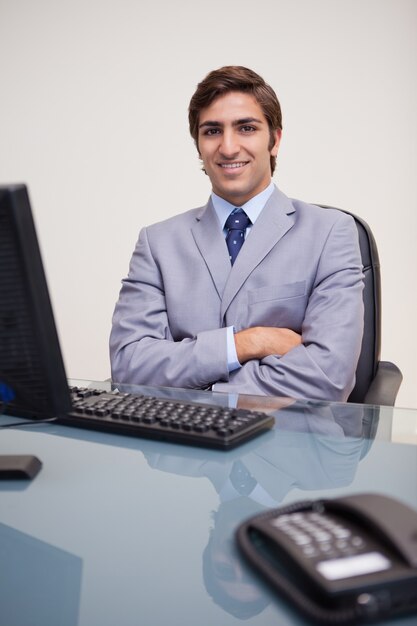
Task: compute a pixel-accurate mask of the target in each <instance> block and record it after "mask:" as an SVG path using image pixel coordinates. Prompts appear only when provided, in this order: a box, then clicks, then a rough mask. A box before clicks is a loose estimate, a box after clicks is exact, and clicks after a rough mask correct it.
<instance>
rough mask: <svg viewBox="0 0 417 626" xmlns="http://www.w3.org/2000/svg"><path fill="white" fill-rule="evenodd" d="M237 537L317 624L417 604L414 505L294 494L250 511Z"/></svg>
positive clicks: (387, 613) (374, 617) (375, 617)
mask: <svg viewBox="0 0 417 626" xmlns="http://www.w3.org/2000/svg"><path fill="white" fill-rule="evenodd" d="M236 538H237V542H238V546H239V548H240V549H241V551H242V552H243V554H244V555H245V557H246V558H247V559H248V560H249V562H250V563H251V564H252V565H254V566H255V567H256V568H257V569H258V570H259V571H260V573H261V574H263V575H264V576H265V577H266V578H267V580H268V581H269V582H270V583H271V584H272V585H273V586H274V587H275V588H277V589H278V590H279V591H280V592H281V593H282V594H284V596H286V597H287V599H289V600H290V601H292V602H293V603H294V604H295V605H296V606H297V607H298V608H299V609H300V610H301V611H302V612H303V613H304V614H305V615H307V616H308V617H309V618H310V619H314V620H315V621H318V622H320V623H322V624H335V623H337V624H348V623H352V624H353V623H354V624H357V623H361V622H372V621H379V620H381V619H384V618H387V617H392V616H396V615H401V614H405V613H411V612H413V611H417V512H416V511H414V510H412V509H410V508H409V507H408V506H406V505H405V504H402V503H401V502H399V501H397V500H393V499H392V498H388V497H386V496H382V495H378V494H360V495H354V496H348V497H345V498H337V499H333V500H330V499H329V500H316V501H305V502H298V503H295V504H290V505H288V506H286V507H282V508H279V509H273V510H271V511H268V512H266V513H262V514H260V515H256V516H255V517H252V518H250V519H249V520H247V521H245V522H244V523H243V524H241V525H240V526H239V528H238V529H237V533H236Z"/></svg>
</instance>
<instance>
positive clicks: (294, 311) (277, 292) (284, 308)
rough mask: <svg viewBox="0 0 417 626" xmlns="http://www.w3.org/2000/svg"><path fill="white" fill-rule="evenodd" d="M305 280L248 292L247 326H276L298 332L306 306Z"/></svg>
mask: <svg viewBox="0 0 417 626" xmlns="http://www.w3.org/2000/svg"><path fill="white" fill-rule="evenodd" d="M307 301H308V294H307V285H306V281H304V280H303V281H300V282H297V283H287V284H283V285H274V286H273V287H261V288H259V289H253V290H251V291H249V292H248V319H247V324H248V326H277V327H283V328H291V329H292V330H295V331H297V332H299V331H300V330H301V325H302V322H303V319H304V314H305V310H306V307H307Z"/></svg>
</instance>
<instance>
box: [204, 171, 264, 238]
mask: <svg viewBox="0 0 417 626" xmlns="http://www.w3.org/2000/svg"><path fill="white" fill-rule="evenodd" d="M274 188H275V185H274V183H273V182H272V180H271V182H270V183H269V185H268V187H267V188H266V189H264V190H263V191H261V192H260V193H258V194H257V195H256V196H254V197H253V198H251V199H250V200H248V201H247V202H246V203H245V204H243V205H242V209H244V211H245V213H246V215H247V216H248V217H249V219H250V221H251V222H252V224H254V223H255V222H256V220H257V219H258V217H259V214H260V212H261V211H262V209H263V208H264V206H265V204H266V202H267V200H268V199H269V197H270V196H271V195H272V192H273V191H274ZM211 201H212V202H213V207H214V210H215V211H216V215H217V219H218V220H219V223H220V225H221V227H222V228H224V225H225V223H226V220H227V218H228V217H229V215H230V213H231V212H232V211H233V209H235V208H236V205H234V204H230V202H228V201H227V200H225V199H224V198H221V197H220V196H218V195H217V194H215V193H214V191H212V193H211Z"/></svg>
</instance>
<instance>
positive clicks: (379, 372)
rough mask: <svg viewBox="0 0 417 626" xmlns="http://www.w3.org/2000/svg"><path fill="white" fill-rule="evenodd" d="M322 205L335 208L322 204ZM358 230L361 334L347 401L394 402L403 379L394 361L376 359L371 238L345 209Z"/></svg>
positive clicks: (376, 289) (377, 312)
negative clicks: (362, 313)
mask: <svg viewBox="0 0 417 626" xmlns="http://www.w3.org/2000/svg"><path fill="white" fill-rule="evenodd" d="M320 206H323V208H325V209H330V208H335V207H329V206H325V205H320ZM338 210H339V211H343V212H344V213H347V214H348V215H351V216H352V217H353V218H354V220H355V223H356V227H357V229H358V234H359V246H360V250H361V255H362V264H363V268H364V274H365V288H364V291H363V301H364V306H365V319H364V335H363V340H362V348H361V354H360V357H359V362H358V366H357V368H356V384H355V387H354V389H353V390H352V392H351V394H350V396H349V398H348V402H357V403H361V404H362V403H363V404H381V405H385V406H394V404H395V398H396V397H397V393H398V389H399V388H400V385H401V381H402V379H403V377H402V374H401V371H400V370H399V369H398V367H397V366H396V365H395V364H394V363H390V362H389V361H380V352H381V275H380V266H379V255H378V249H377V245H376V241H375V238H374V236H373V234H372V231H371V229H370V228H369V226H368V224H367V223H366V222H365V221H364V220H363V219H361V218H360V217H357V216H356V215H354V214H353V213H350V212H349V211H345V210H343V209H338Z"/></svg>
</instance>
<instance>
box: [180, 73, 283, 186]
mask: <svg viewBox="0 0 417 626" xmlns="http://www.w3.org/2000/svg"><path fill="white" fill-rule="evenodd" d="M231 91H241V92H243V93H248V94H250V95H252V96H253V97H254V98H255V100H256V101H257V102H258V104H259V106H260V107H261V109H262V112H263V114H264V115H265V117H266V120H267V122H268V126H269V132H270V142H269V149H270V150H271V149H272V146H273V145H274V143H275V137H274V131H276V130H278V129H282V114H281V107H280V104H279V101H278V98H277V95H276V93H275V91H274V90H273V89H272V87H270V86H269V85H268V84H267V83H266V82H265V81H264V79H263V78H262V77H261V76H259V74H256V72H254V71H253V70H250V69H248V68H247V67H242V66H239V65H228V66H225V67H221V68H220V69H218V70H213V71H212V72H210V73H209V74H207V76H206V77H205V78H204V79H203V80H202V81H201V83H199V84H198V85H197V89H196V91H195V93H194V95H193V97H192V98H191V100H190V105H189V107H188V122H189V125H190V133H191V136H192V138H193V139H194V142H195V145H196V146H197V150H198V122H199V118H200V112H201V111H202V110H203V109H205V108H207V107H208V106H210V104H211V103H212V102H214V100H216V98H219V97H220V96H224V95H225V94H227V93H229V92H231ZM275 165H276V157H274V156H271V173H272V174H273V173H274V170H275Z"/></svg>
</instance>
